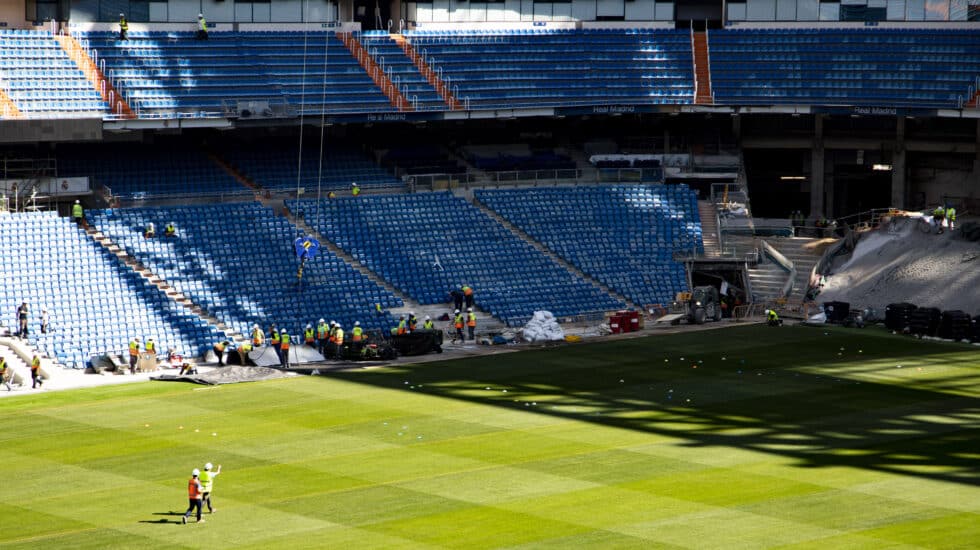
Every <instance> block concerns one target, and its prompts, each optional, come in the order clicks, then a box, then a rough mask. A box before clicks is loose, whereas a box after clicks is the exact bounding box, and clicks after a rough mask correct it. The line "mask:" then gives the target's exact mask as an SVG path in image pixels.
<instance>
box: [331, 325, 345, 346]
mask: <svg viewBox="0 0 980 550" xmlns="http://www.w3.org/2000/svg"><path fill="white" fill-rule="evenodd" d="M333 341H334V343H335V344H337V345H338V346H342V345H344V329H342V328H340V327H337V332H335V333H334V335H333Z"/></svg>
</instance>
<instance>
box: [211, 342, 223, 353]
mask: <svg viewBox="0 0 980 550" xmlns="http://www.w3.org/2000/svg"><path fill="white" fill-rule="evenodd" d="M214 349H216V350H218V353H221V352H223V351H225V343H224V342H218V343H217V344H215V345H214Z"/></svg>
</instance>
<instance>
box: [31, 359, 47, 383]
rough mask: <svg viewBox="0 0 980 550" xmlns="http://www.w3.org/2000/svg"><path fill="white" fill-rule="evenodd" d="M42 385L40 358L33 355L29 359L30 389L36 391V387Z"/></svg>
mask: <svg viewBox="0 0 980 550" xmlns="http://www.w3.org/2000/svg"><path fill="white" fill-rule="evenodd" d="M43 384H44V380H42V379H41V358H40V357H38V356H37V354H36V353H35V354H34V357H33V358H32V359H31V389H32V390H33V389H37V387H38V386H41V385H43Z"/></svg>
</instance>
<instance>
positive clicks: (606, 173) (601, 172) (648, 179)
mask: <svg viewBox="0 0 980 550" xmlns="http://www.w3.org/2000/svg"><path fill="white" fill-rule="evenodd" d="M596 179H597V180H598V181H599V182H601V183H633V182H641V183H663V182H664V169H663V168H596Z"/></svg>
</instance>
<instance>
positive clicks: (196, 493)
mask: <svg viewBox="0 0 980 550" xmlns="http://www.w3.org/2000/svg"><path fill="white" fill-rule="evenodd" d="M187 497H188V498H190V499H191V500H197V499H199V498H201V482H200V481H199V480H198V479H197V478H196V477H192V478H191V479H190V481H188V482H187Z"/></svg>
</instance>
